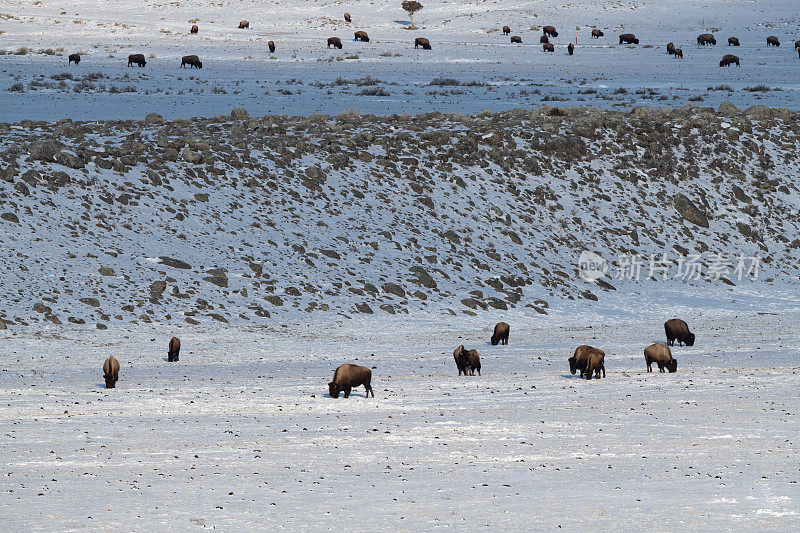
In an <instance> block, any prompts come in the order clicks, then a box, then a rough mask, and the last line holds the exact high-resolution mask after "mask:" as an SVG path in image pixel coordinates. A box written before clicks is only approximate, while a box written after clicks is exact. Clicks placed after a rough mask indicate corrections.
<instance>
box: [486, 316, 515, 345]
mask: <svg viewBox="0 0 800 533" xmlns="http://www.w3.org/2000/svg"><path fill="white" fill-rule="evenodd" d="M510 329H511V327H510V326H509V325H508V324H507V323H505V322H498V323H497V324H496V325H495V326H494V333H493V334H492V338H491V342H492V346H497V344H498V343H500V344H508V332H509V330H510Z"/></svg>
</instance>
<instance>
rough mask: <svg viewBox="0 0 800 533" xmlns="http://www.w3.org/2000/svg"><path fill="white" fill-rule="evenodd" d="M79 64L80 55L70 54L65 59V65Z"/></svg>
mask: <svg viewBox="0 0 800 533" xmlns="http://www.w3.org/2000/svg"><path fill="white" fill-rule="evenodd" d="M80 62H81V55H80V54H70V55H69V57H68V58H67V65H71V64H73V63H75V64H76V65H78V64H80Z"/></svg>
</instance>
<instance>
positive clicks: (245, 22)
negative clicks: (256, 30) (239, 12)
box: [239, 20, 250, 30]
mask: <svg viewBox="0 0 800 533" xmlns="http://www.w3.org/2000/svg"><path fill="white" fill-rule="evenodd" d="M239 29H240V30H249V29H250V21H248V20H243V21H241V22H240V23H239Z"/></svg>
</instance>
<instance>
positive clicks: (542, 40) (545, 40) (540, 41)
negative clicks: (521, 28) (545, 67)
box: [539, 35, 550, 44]
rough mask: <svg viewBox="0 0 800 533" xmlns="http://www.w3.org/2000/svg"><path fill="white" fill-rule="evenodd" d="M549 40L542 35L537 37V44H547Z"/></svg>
mask: <svg viewBox="0 0 800 533" xmlns="http://www.w3.org/2000/svg"><path fill="white" fill-rule="evenodd" d="M549 42H550V38H549V37H548V36H547V35H542V36H541V37H539V44H544V43H549Z"/></svg>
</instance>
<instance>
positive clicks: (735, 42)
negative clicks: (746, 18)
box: [728, 37, 739, 46]
mask: <svg viewBox="0 0 800 533" xmlns="http://www.w3.org/2000/svg"><path fill="white" fill-rule="evenodd" d="M728 46H739V39H738V38H737V37H728Z"/></svg>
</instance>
